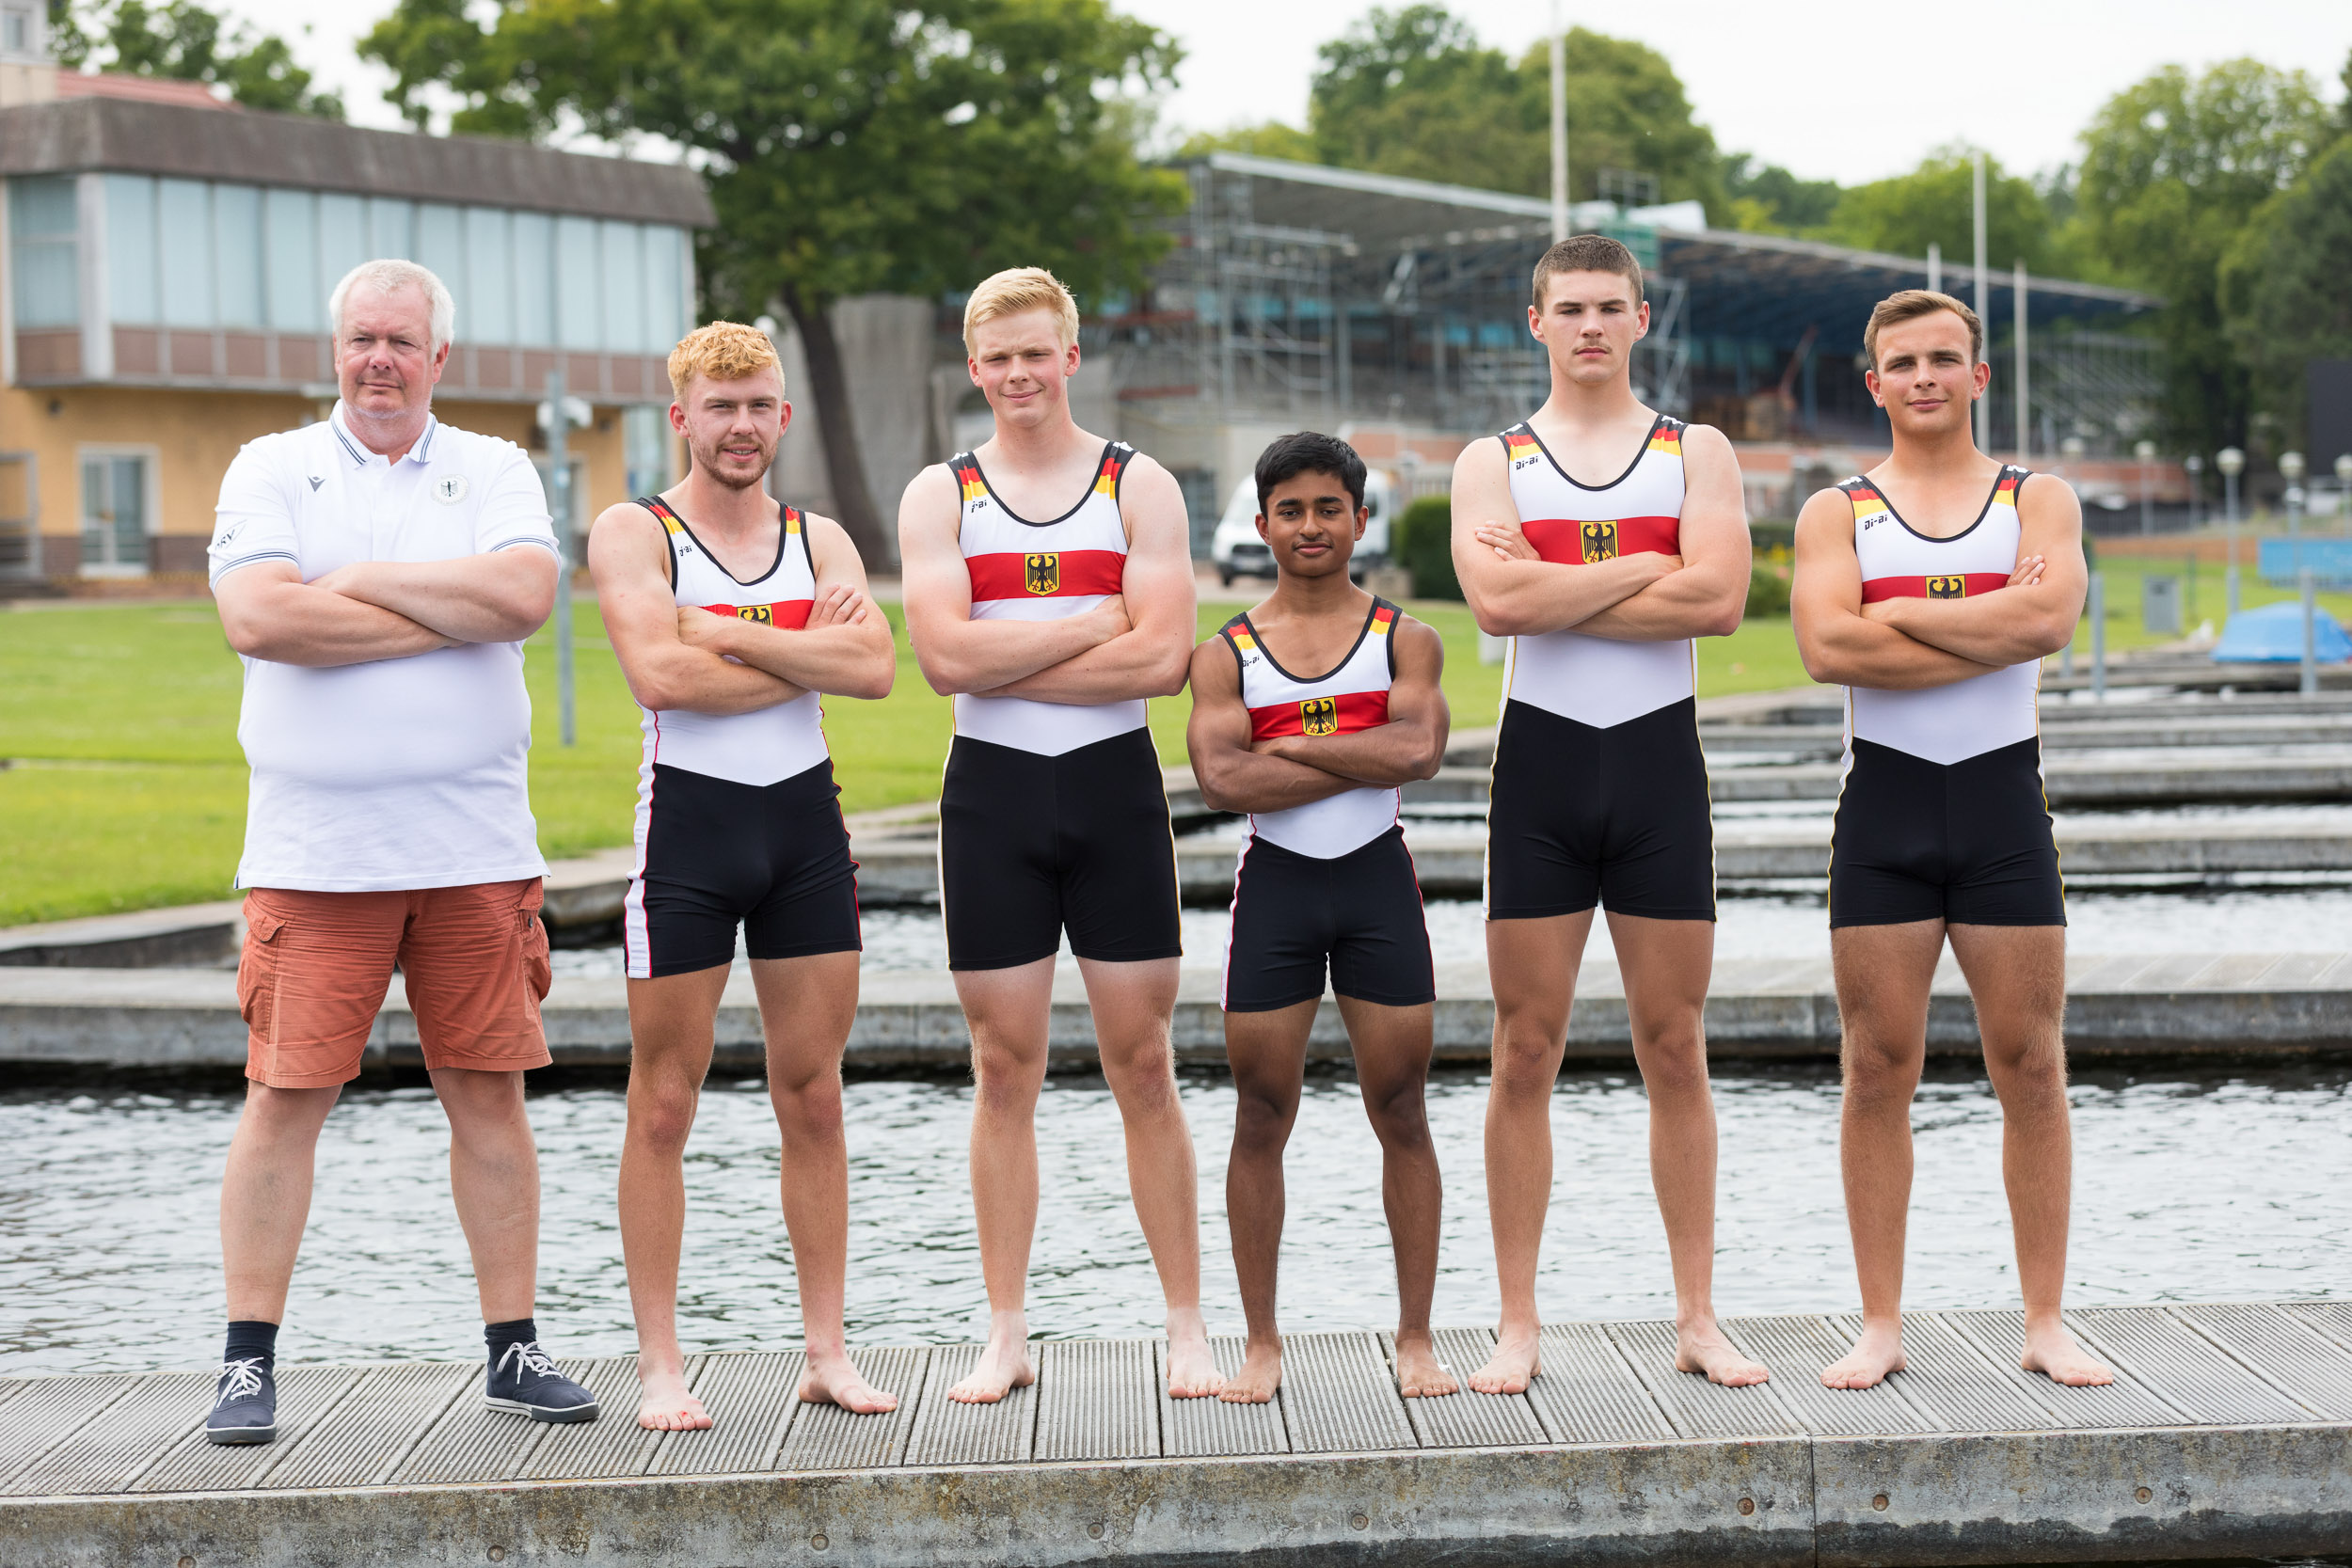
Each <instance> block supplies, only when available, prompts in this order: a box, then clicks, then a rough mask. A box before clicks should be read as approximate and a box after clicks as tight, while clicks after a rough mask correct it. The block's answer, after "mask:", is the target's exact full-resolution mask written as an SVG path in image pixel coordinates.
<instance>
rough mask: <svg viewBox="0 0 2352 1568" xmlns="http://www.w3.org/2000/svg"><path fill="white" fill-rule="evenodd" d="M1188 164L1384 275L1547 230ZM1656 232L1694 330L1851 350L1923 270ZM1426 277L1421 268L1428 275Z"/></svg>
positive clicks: (1510, 204) (1814, 250)
mask: <svg viewBox="0 0 2352 1568" xmlns="http://www.w3.org/2000/svg"><path fill="white" fill-rule="evenodd" d="M1191 162H1193V163H1194V164H1196V165H1197V164H1206V165H1207V166H1209V167H1210V168H1213V169H1215V170H1217V171H1218V172H1220V173H1227V174H1239V175H1248V176H1249V177H1250V178H1251V179H1253V180H1261V181H1269V182H1279V183H1280V184H1281V185H1282V187H1283V189H1282V192H1281V197H1280V199H1279V202H1275V203H1270V204H1267V205H1266V206H1265V207H1263V208H1261V209H1258V211H1257V212H1256V213H1255V214H1253V215H1255V216H1258V217H1260V218H1262V219H1263V221H1265V222H1266V223H1268V224H1270V225H1271V224H1279V226H1280V227H1281V228H1283V229H1287V230H1294V231H1309V232H1315V233H1320V234H1322V235H1326V236H1335V237H1338V236H1343V237H1344V238H1345V239H1346V240H1347V241H1348V242H1349V246H1350V248H1349V250H1348V251H1347V252H1343V254H1348V255H1351V257H1352V259H1353V261H1354V264H1355V265H1356V266H1358V267H1360V268H1362V269H1363V270H1364V271H1365V272H1366V274H1367V275H1368V276H1369V275H1371V274H1375V273H1376V274H1379V275H1380V276H1381V277H1383V278H1385V276H1386V274H1387V270H1388V263H1389V262H1390V261H1392V260H1393V259H1394V258H1395V256H1396V255H1397V254H1398V253H1399V252H1401V251H1405V250H1408V249H1409V250H1426V249H1434V248H1447V249H1459V248H1465V247H1475V246H1496V245H1502V246H1507V247H1510V248H1511V249H1512V250H1514V251H1517V250H1524V251H1525V253H1526V256H1527V259H1528V261H1529V263H1530V264H1531V265H1532V264H1533V262H1534V258H1535V257H1536V256H1537V255H1539V254H1540V253H1541V250H1542V247H1543V246H1544V245H1547V244H1548V243H1549V240H1550V237H1551V204H1550V203H1549V201H1545V200H1542V199H1540V198H1535V197H1527V196H1515V195H1513V194H1511V193H1509V192H1506V191H1486V190H1479V189H1476V188H1474V187H1472V186H1469V185H1448V184H1441V183H1439V182H1436V181H1431V180H1412V179H1406V178H1405V177H1403V176H1400V175H1390V174H1366V173H1364V172H1362V171H1361V170H1358V169H1345V168H1331V167H1328V166H1324V165H1321V164H1301V163H1293V162H1290V161H1289V160H1287V159H1281V158H1261V157H1257V156H1255V155H1253V154H1249V153H1240V152H1213V153H1210V154H1208V155H1207V156H1206V157H1205V158H1200V159H1195V160H1191ZM1253 205H1254V204H1253ZM1631 221H1634V222H1637V223H1638V222H1640V221H1641V220H1640V219H1639V218H1638V217H1637V218H1635V219H1632V220H1631ZM1657 234H1658V245H1659V268H1658V270H1659V271H1660V272H1661V274H1664V275H1665V276H1667V277H1677V278H1680V279H1681V280H1683V281H1684V282H1686V283H1688V284H1689V285H1690V286H1691V296H1690V310H1691V315H1690V318H1689V321H1688V327H1689V330H1690V331H1692V333H1696V334H1704V335H1721V336H1727V337H1739V338H1750V339H1756V340H1760V341H1768V342H1776V343H1780V344H1783V345H1784V346H1785V345H1786V344H1788V343H1789V342H1793V341H1795V340H1796V338H1797V337H1798V336H1799V335H1801V334H1802V333H1803V332H1804V329H1805V327H1806V326H1808V325H1813V326H1818V327H1819V329H1820V335H1821V336H1820V341H1821V344H1822V346H1823V347H1824V348H1837V347H1845V346H1851V348H1853V349H1857V350H1858V349H1859V348H1860V347H1861V343H1862V326H1863V324H1864V322H1866V321H1867V319H1868V317H1869V310H1870V306H1871V305H1872V304H1873V303H1875V302H1876V301H1877V300H1879V299H1882V298H1883V297H1885V296H1886V295H1887V294H1889V293H1894V292H1895V291H1896V290H1898V289H1915V288H1920V287H1923V286H1924V285H1925V283H1926V281H1927V270H1928V266H1927V259H1926V258H1925V257H1924V256H1897V255H1892V254H1889V253H1887V252H1884V251H1876V250H1856V249H1853V248H1851V247H1849V246H1846V245H1829V244H1826V243H1824V242H1822V241H1820V240H1799V239H1790V238H1788V237H1787V236H1785V235H1779V234H1751V233H1748V232H1745V231H1744V230H1733V229H1697V230H1692V229H1677V228H1673V227H1669V226H1665V225H1659V226H1657ZM1431 276H1432V275H1430V274H1427V273H1424V274H1423V284H1424V287H1426V286H1427V285H1428V283H1429V281H1430V279H1431ZM1971 277H1972V271H1971V269H1970V268H1969V266H1968V265H1967V264H1966V263H1965V262H1962V261H1953V260H1951V259H1949V258H1947V260H1946V261H1945V263H1944V287H1945V290H1946V292H1947V293H1958V294H1960V295H1962V297H1963V298H1964V297H1966V295H1967V294H1968V293H1969V292H1970V287H1969V286H1970V279H1971ZM1990 281H1991V284H1992V290H1991V293H1992V294H1993V296H1994V297H1993V300H1992V302H1991V304H1992V307H1993V309H1991V310H1990V311H1988V314H1992V315H1994V316H1995V317H1996V318H1998V319H2003V320H2005V319H2007V317H2008V316H2009V314H2010V306H2011V295H2012V290H2013V287H2014V284H2015V277H2014V275H2013V274H2011V273H2010V272H2005V271H2004V272H1995V273H1994V274H1993V275H1992V277H1991V279H1990ZM2026 293H2027V298H2028V305H2029V310H2030V321H2031V324H2032V325H2036V326H2039V325H2044V324H2045V323H2049V322H2055V321H2058V320H2064V319H2074V320H2077V321H2079V320H2084V319H2086V318H2092V317H2100V316H2115V315H2129V314H2135V313H2137V312H2139V311H2142V310H2150V309H2155V308H2156V307H2158V306H2160V305H2162V304H2163V303H2164V302H2163V300H2162V299H2160V298H2158V297H2157V296H2156V295H2154V294H2151V293H2142V292H2140V291H2138V290H2134V289H2118V288H2112V287H2109V286H2107V285H2106V284H2100V283H2084V282H2078V281H2076V280H2074V279H2073V278H2064V277H2032V276H2029V277H2027V278H2026Z"/></svg>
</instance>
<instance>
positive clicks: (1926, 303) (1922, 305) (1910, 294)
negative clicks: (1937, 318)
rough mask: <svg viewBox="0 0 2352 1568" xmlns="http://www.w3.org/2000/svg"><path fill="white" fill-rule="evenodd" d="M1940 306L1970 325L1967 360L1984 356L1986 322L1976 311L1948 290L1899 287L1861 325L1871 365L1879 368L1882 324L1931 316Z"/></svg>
mask: <svg viewBox="0 0 2352 1568" xmlns="http://www.w3.org/2000/svg"><path fill="white" fill-rule="evenodd" d="M1938 310H1949V311H1950V312H1951V313H1952V314H1953V315H1955V316H1958V317H1959V318H1960V319H1961V320H1962V321H1963V322H1965V323H1966V324H1967V325H1968V362H1969V363H1970V364H1972V365H1973V364H1975V363H1976V362H1977V361H1978V360H1979V359H1981V358H1983V357H1984V323H1982V322H1980V321H1979V320H1978V319H1977V313H1976V312H1975V311H1974V310H1971V309H1968V307H1967V306H1965V305H1963V304H1962V303H1961V302H1960V301H1959V300H1957V299H1954V298H1953V297H1952V296H1951V295H1949V294H1946V293H1930V292H1929V291H1928V290H1926V289H1900V290H1898V291H1896V292H1895V293H1891V294H1888V295H1887V296H1886V297H1885V298H1884V299H1882V300H1880V301H1879V302H1878V303H1877V304H1876V305H1874V306H1872V307H1871V308H1870V320H1869V323H1868V325H1865V326H1864V327H1863V329H1862V353H1863V356H1864V357H1865V358H1867V359H1868V360H1869V361H1870V369H1872V370H1874V371H1875V370H1877V369H1878V368H1879V332H1880V329H1881V328H1883V327H1889V326H1896V325H1900V324H1902V323H1904V322H1907V321H1917V320H1918V319H1919V318H1920V317H1921V316H1932V315H1934V314H1935V313H1936V312H1937V311H1938Z"/></svg>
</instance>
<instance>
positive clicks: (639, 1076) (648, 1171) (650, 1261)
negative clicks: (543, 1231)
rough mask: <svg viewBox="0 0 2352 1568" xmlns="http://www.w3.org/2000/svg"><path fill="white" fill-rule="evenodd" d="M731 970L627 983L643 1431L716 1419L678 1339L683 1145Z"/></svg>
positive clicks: (628, 1200) (626, 1254) (624, 1202)
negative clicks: (695, 1385) (689, 1375)
mask: <svg viewBox="0 0 2352 1568" xmlns="http://www.w3.org/2000/svg"><path fill="white" fill-rule="evenodd" d="M728 968H729V966H728V965H725V964H719V965H715V966H714V967H712V968H709V969H698V970H695V971H694V972H693V973H692V974H672V975H668V976H665V977H663V978H661V979H659V980H631V981H630V982H629V983H628V1035H629V1060H628V1131H627V1132H624V1133H623V1135H622V1139H621V1200H620V1208H621V1256H622V1259H624V1261H625V1262H626V1263H627V1265H628V1302H629V1307H630V1310H631V1312H632V1313H633V1314H634V1315H635V1317H636V1320H637V1382H638V1386H639V1389H640V1394H639V1400H638V1405H637V1424H638V1425H639V1426H642V1427H645V1428H648V1429H651V1430H653V1431H657V1432H660V1431H679V1432H683V1431H692V1430H694V1429H697V1428H701V1427H707V1426H708V1425H709V1424H710V1415H709V1413H708V1412H707V1411H706V1410H705V1409H704V1408H703V1402H702V1401H700V1400H698V1399H696V1398H695V1397H694V1396H693V1395H692V1394H691V1393H690V1392H688V1391H687V1387H686V1357H685V1354H684V1353H683V1352H681V1351H680V1350H679V1348H678V1342H677V1272H678V1248H679V1246H680V1245H681V1244H682V1242H683V1239H684V1237H685V1233H686V1168H685V1159H686V1139H687V1134H688V1133H690V1132H692V1131H693V1128H694V1109H695V1106H696V1104H697V1103H698V1102H699V1101H700V1100H701V1098H702V1085H703V1079H704V1078H705V1077H706V1076H707V1074H708V1073H709V1071H710V1045H711V1024H712V1022H713V1021H714V1020H715V1019H716V1018H717V1017H718V1013H719V998H720V996H721V994H722V993H723V992H724V991H725V990H726V984H727V971H728Z"/></svg>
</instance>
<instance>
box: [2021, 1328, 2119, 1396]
mask: <svg viewBox="0 0 2352 1568" xmlns="http://www.w3.org/2000/svg"><path fill="white" fill-rule="evenodd" d="M2017 1364H2018V1365H2019V1366H2021V1367H2023V1368H2025V1369H2026V1370H2027V1371H2029V1372H2040V1373H2041V1374H2042V1376H2044V1377H2046V1378H2048V1379H2049V1380H2050V1381H2051V1382H2052V1383H2063V1384H2065V1385H2066V1386H2068V1387H2069V1388H2097V1387H2101V1386H2105V1385H2106V1384H2109V1383H2113V1382H2114V1381H2115V1373H2114V1372H2113V1371H2111V1370H2108V1369H2107V1368H2106V1366H2105V1365H2103V1364H2102V1363H2100V1362H2097V1361H2093V1360H2092V1359H2091V1358H2090V1356H2088V1355H2086V1354H2083V1348H2082V1347H2081V1346H2080V1345H2078V1344H2076V1343H2074V1336H2073V1335H2072V1334H2069V1333H2067V1332H2066V1325H2065V1324H2063V1323H2042V1324H2040V1325H2036V1324H2031V1323H2028V1324H2027V1325H2026V1354H2025V1355H2024V1356H2023V1357H2022V1358H2021V1359H2020V1360H2019V1361H2018V1363H2017Z"/></svg>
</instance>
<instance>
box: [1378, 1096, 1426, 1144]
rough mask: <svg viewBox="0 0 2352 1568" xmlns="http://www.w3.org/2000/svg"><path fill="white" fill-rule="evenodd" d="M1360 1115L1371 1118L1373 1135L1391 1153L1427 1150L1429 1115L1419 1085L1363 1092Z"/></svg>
mask: <svg viewBox="0 0 2352 1568" xmlns="http://www.w3.org/2000/svg"><path fill="white" fill-rule="evenodd" d="M1364 1115H1365V1116H1366V1117H1369V1118H1371V1121H1372V1132H1373V1136H1375V1137H1376V1138H1378V1139H1379V1140H1380V1147H1381V1148H1385V1149H1387V1150H1388V1151H1390V1152H1391V1153H1392V1154H1393V1153H1402V1152H1407V1151H1411V1150H1417V1149H1422V1148H1428V1147H1429V1115H1428V1111H1427V1108H1426V1106H1425V1104H1424V1102H1423V1101H1422V1089H1421V1085H1419V1084H1403V1085H1397V1086H1396V1087H1395V1088H1392V1089H1387V1090H1383V1091H1381V1092H1379V1093H1376V1094H1375V1093H1373V1092H1371V1091H1369V1090H1368V1091H1366V1093H1365V1095H1364Z"/></svg>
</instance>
